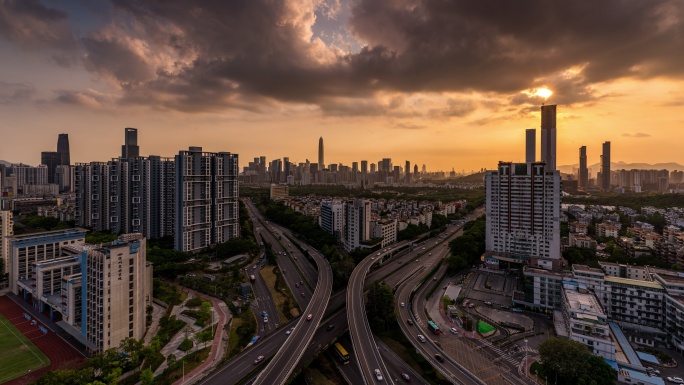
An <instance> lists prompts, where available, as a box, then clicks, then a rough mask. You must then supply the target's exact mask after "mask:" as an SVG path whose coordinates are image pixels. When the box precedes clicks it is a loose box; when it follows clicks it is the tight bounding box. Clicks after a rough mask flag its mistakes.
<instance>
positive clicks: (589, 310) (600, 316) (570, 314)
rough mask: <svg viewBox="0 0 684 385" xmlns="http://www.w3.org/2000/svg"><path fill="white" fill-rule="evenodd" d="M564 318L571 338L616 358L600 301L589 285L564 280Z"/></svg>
mask: <svg viewBox="0 0 684 385" xmlns="http://www.w3.org/2000/svg"><path fill="white" fill-rule="evenodd" d="M562 294H563V306H562V311H563V318H564V321H565V331H566V332H567V333H568V335H567V336H568V337H569V338H570V339H572V340H574V341H579V342H581V343H583V344H585V345H587V346H588V347H589V349H590V350H591V352H592V353H593V354H595V355H597V356H601V357H603V358H606V359H609V360H613V361H614V360H615V341H614V340H613V338H612V337H611V333H610V326H609V325H608V317H607V316H606V313H605V312H604V311H603V308H602V307H601V303H600V302H599V300H598V299H597V298H596V296H595V295H594V294H593V293H590V292H589V291H588V290H587V288H586V286H585V285H583V284H582V283H577V282H568V281H566V282H563V291H562Z"/></svg>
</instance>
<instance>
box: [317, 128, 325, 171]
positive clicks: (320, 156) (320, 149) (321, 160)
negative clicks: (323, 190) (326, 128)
mask: <svg viewBox="0 0 684 385" xmlns="http://www.w3.org/2000/svg"><path fill="white" fill-rule="evenodd" d="M324 168H325V162H324V158H323V137H322V136H321V137H320V138H319V139H318V169H319V170H322V169H324Z"/></svg>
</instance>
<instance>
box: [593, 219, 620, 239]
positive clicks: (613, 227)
mask: <svg viewBox="0 0 684 385" xmlns="http://www.w3.org/2000/svg"><path fill="white" fill-rule="evenodd" d="M619 231H620V225H619V224H615V223H611V222H608V223H599V224H598V225H596V234H597V235H598V236H599V237H606V238H610V237H613V238H617V237H618V232H619Z"/></svg>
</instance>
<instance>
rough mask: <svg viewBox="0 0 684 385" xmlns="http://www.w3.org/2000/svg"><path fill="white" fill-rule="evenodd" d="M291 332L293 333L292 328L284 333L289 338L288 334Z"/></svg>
mask: <svg viewBox="0 0 684 385" xmlns="http://www.w3.org/2000/svg"><path fill="white" fill-rule="evenodd" d="M293 331H294V328H292V329H290V330H288V331H286V332H285V335H288V336H289V335H290V334H292V332H293Z"/></svg>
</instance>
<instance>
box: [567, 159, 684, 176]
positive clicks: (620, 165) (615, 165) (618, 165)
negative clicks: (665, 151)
mask: <svg viewBox="0 0 684 385" xmlns="http://www.w3.org/2000/svg"><path fill="white" fill-rule="evenodd" d="M588 167H589V169H590V170H591V171H592V174H594V175H595V174H596V173H597V172H598V171H600V169H601V164H600V163H596V164H592V165H590V166H588ZM578 168H579V163H578V164H570V165H563V166H558V170H559V171H560V172H562V173H565V174H571V173H572V171H573V169H578ZM610 169H611V170H621V169H625V170H632V169H637V170H663V169H665V170H669V171H673V170H679V171H684V166H682V165H681V164H679V163H674V162H668V163H656V164H649V163H625V162H611V163H610Z"/></svg>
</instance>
